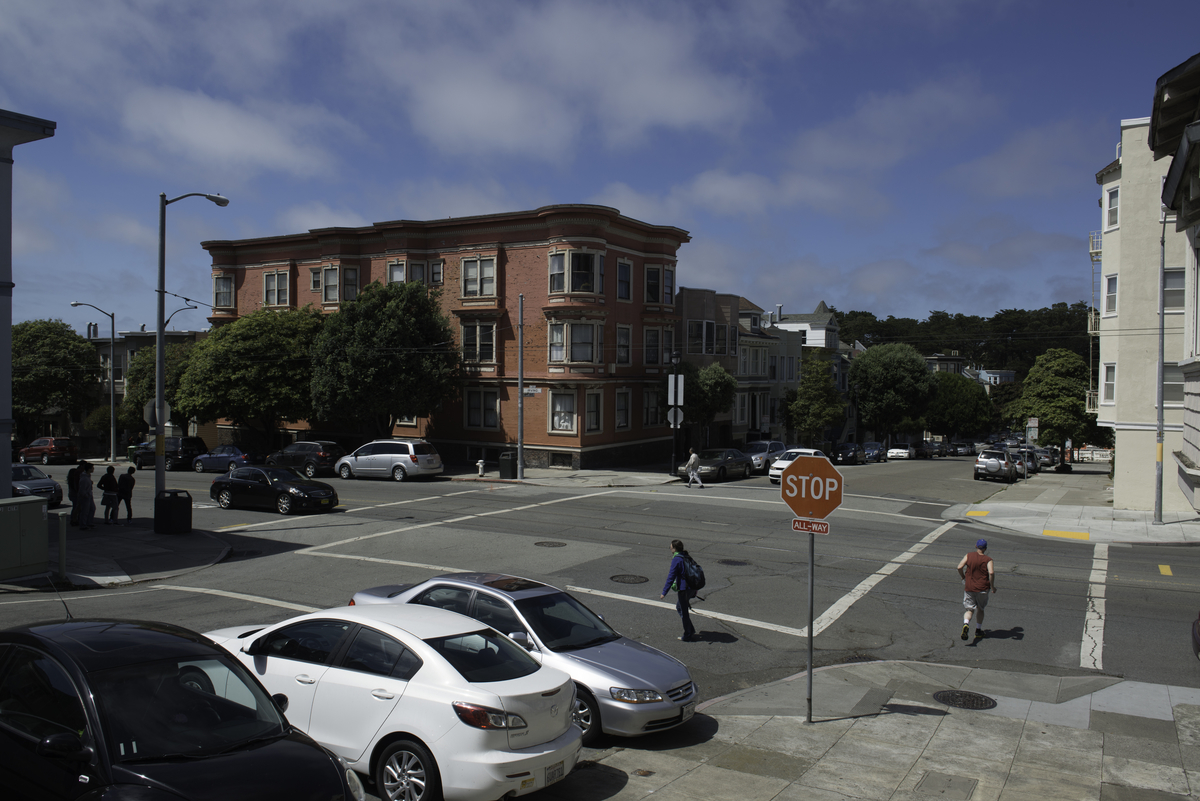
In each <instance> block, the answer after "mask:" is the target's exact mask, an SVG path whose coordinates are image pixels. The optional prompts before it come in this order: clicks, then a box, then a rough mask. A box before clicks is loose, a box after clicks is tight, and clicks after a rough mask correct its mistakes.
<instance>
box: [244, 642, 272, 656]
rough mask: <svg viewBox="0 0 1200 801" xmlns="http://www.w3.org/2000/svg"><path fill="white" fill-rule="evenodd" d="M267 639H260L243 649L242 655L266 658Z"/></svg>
mask: <svg viewBox="0 0 1200 801" xmlns="http://www.w3.org/2000/svg"><path fill="white" fill-rule="evenodd" d="M266 639H267V638H266V637H259V638H258V639H256V640H254V642H252V643H250V644H249V645H247V646H246V647H245V648H243V649H242V653H244V654H250V656H264V655H266V653H267V643H266Z"/></svg>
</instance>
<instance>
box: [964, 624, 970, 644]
mask: <svg viewBox="0 0 1200 801" xmlns="http://www.w3.org/2000/svg"><path fill="white" fill-rule="evenodd" d="M970 633H971V624H970V623H963V630H962V638H963V639H964V640H965V639H967V635H968V634H970Z"/></svg>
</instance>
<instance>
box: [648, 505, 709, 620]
mask: <svg viewBox="0 0 1200 801" xmlns="http://www.w3.org/2000/svg"><path fill="white" fill-rule="evenodd" d="M701 486H703V485H701ZM687 558H688V552H687V551H686V550H684V547H683V543H682V542H680V541H679V540H671V567H670V569H668V570H667V583H666V584H664V585H663V591H662V595H660V596H658V600H660V601H661V600H662V599H663V598H666V597H667V593H668V592H672V591H673V592H674V593H675V611H676V612H678V613H679V619H680V620H682V621H683V636H682V637H680V638H679V639H681V640H683V641H684V642H694V641H695V639H696V629H694V628H693V627H692V616H691V614H690V613H691V611H692V607H691V606H690V605H689V604H688V599H689V597H690V595H691V593H690V592H689V590H688V585H687V570H686V569H685V568H684V561H685V560H687Z"/></svg>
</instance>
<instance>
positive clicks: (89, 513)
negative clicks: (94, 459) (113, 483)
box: [75, 462, 96, 531]
mask: <svg viewBox="0 0 1200 801" xmlns="http://www.w3.org/2000/svg"><path fill="white" fill-rule="evenodd" d="M95 469H96V468H95V466H94V465H93V464H92V463H91V462H85V463H84V467H82V468H81V469H80V470H79V479H78V481H79V483H78V486H76V487H75V502H76V503H78V504H79V527H80V528H81V529H83V530H84V531H87V530H88V529H93V528H95V527H96V499H95V497H93V496H92V471H93V470H95Z"/></svg>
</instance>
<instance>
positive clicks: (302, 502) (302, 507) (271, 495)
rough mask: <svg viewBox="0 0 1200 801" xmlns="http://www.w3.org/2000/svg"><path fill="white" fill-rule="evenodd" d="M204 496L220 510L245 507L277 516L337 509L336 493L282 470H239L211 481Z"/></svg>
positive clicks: (276, 468) (322, 483)
mask: <svg viewBox="0 0 1200 801" xmlns="http://www.w3.org/2000/svg"><path fill="white" fill-rule="evenodd" d="M208 495H209V497H210V498H212V499H213V500H214V501H216V502H217V504H219V505H220V507H221V508H222V509H229V508H231V507H234V506H248V507H251V508H254V509H274V510H276V511H277V512H279V514H281V515H286V514H291V513H292V512H300V511H320V512H327V511H330V510H332V509H333V508H334V507H335V506H337V505H338V496H337V492H336V491H335V490H334V489H333V487H331V486H330V485H328V484H326V483H325V482H324V481H314V480H312V479H311V478H306V477H305V476H302V475H300V474H299V473H297V472H296V471H294V470H285V469H283V468H282V467H239V468H237V469H236V470H231V471H229V472H228V473H226V474H225V475H222V476H217V477H216V478H214V479H213V483H212V486H211V487H209V488H208Z"/></svg>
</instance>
